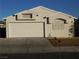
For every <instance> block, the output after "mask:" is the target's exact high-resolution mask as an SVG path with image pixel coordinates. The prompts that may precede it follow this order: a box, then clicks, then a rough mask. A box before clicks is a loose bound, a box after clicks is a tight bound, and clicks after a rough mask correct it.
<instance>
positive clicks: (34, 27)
mask: <svg viewBox="0 0 79 59" xmlns="http://www.w3.org/2000/svg"><path fill="white" fill-rule="evenodd" d="M5 19H6V37H7V38H14V37H44V38H45V37H74V19H76V17H73V16H71V15H68V14H65V13H62V12H58V11H54V10H51V9H48V8H46V7H42V6H38V7H35V8H32V9H29V10H25V11H22V12H19V13H16V14H15V15H12V16H9V17H6V18H5Z"/></svg>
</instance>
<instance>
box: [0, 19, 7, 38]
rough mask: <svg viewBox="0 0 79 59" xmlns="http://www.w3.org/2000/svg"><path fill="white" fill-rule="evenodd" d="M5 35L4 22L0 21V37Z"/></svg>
mask: <svg viewBox="0 0 79 59" xmlns="http://www.w3.org/2000/svg"><path fill="white" fill-rule="evenodd" d="M5 37H6V22H5V21H0V38H5Z"/></svg>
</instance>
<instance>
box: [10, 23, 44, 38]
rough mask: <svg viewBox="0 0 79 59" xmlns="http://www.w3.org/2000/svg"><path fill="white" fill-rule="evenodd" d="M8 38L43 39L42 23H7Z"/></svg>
mask: <svg viewBox="0 0 79 59" xmlns="http://www.w3.org/2000/svg"><path fill="white" fill-rule="evenodd" d="M9 37H43V23H9Z"/></svg>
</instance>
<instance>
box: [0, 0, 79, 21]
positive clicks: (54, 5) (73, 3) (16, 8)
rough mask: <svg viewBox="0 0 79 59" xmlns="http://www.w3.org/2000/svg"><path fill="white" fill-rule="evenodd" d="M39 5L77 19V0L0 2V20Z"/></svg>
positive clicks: (15, 0) (16, 0)
mask: <svg viewBox="0 0 79 59" xmlns="http://www.w3.org/2000/svg"><path fill="white" fill-rule="evenodd" d="M39 5H41V6H45V7H47V8H50V9H53V10H57V11H60V12H64V13H67V14H70V15H73V16H75V17H78V18H79V0H0V20H1V19H2V18H4V17H7V16H9V15H12V14H15V13H17V12H20V11H23V10H26V9H30V8H33V7H36V6H39Z"/></svg>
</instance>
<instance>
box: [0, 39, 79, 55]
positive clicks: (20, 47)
mask: <svg viewBox="0 0 79 59" xmlns="http://www.w3.org/2000/svg"><path fill="white" fill-rule="evenodd" d="M72 51H73V52H79V47H78V46H77V47H73V46H72V47H54V46H52V44H51V43H50V42H49V41H48V40H47V39H45V38H12V39H0V53H1V54H5V53H50V52H72Z"/></svg>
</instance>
